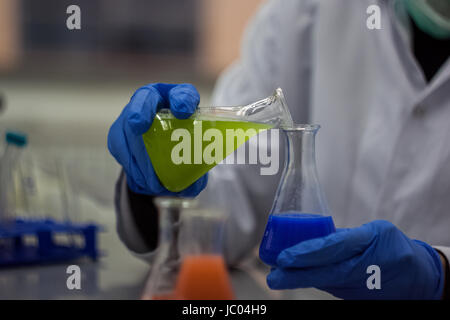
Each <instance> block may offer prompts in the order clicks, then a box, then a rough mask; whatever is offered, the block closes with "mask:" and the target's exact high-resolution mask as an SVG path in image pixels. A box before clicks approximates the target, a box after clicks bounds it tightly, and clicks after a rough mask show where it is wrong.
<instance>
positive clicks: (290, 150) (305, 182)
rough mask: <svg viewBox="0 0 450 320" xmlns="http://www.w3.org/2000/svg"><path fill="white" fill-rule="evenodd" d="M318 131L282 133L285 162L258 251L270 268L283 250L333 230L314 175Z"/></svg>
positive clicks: (294, 129) (296, 129) (312, 128)
mask: <svg viewBox="0 0 450 320" xmlns="http://www.w3.org/2000/svg"><path fill="white" fill-rule="evenodd" d="M318 130H319V126H318V125H294V126H292V127H291V128H284V129H283V130H282V131H283V133H284V134H285V137H286V142H287V146H286V158H285V159H286V160H285V161H286V163H285V167H284V171H283V175H282V177H281V180H280V184H279V186H278V190H277V193H276V196H275V200H274V203H273V206H272V210H271V212H270V215H269V219H268V222H267V225H266V230H265V232H264V236H263V239H262V242H261V245H260V248H259V256H260V258H261V260H262V261H264V262H265V263H267V264H269V265H276V259H277V257H278V254H279V253H280V252H281V251H283V250H284V249H286V248H289V247H291V246H293V245H296V244H297V243H300V242H301V241H304V240H308V239H313V238H318V237H322V236H326V235H328V234H330V233H332V232H334V231H335V227H334V223H333V219H332V218H331V216H330V212H329V209H328V205H327V202H326V199H325V196H324V193H323V191H322V188H321V186H320V183H319V179H318V175H317V169H316V160H315V136H316V133H317V131H318Z"/></svg>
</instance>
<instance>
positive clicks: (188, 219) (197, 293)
mask: <svg viewBox="0 0 450 320" xmlns="http://www.w3.org/2000/svg"><path fill="white" fill-rule="evenodd" d="M225 220H226V217H225V215H224V213H223V212H222V211H220V210H217V209H211V208H206V209H199V208H195V209H193V208H187V209H185V210H184V211H183V217H182V221H183V222H182V229H181V233H180V248H181V253H182V262H181V268H180V273H179V275H178V279H177V286H176V296H177V298H178V299H183V300H205V299H207V300H231V299H234V294H233V289H232V286H231V281H230V277H229V274H228V270H227V267H226V264H225V260H224V258H223V255H222V253H223V232H224V230H223V229H224V224H225Z"/></svg>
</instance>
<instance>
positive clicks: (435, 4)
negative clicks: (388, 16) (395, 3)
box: [404, 0, 450, 39]
mask: <svg viewBox="0 0 450 320" xmlns="http://www.w3.org/2000/svg"><path fill="white" fill-rule="evenodd" d="M404 2H405V5H406V9H407V10H408V13H409V15H410V16H411V18H412V19H413V20H414V22H415V23H416V25H417V26H418V27H419V28H420V29H421V30H422V31H423V32H425V33H427V34H429V35H430V36H432V37H434V38H436V39H449V38H450V0H404Z"/></svg>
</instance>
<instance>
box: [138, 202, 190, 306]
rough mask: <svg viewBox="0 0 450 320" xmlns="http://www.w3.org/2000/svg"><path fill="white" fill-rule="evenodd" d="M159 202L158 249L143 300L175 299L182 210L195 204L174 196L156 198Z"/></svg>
mask: <svg viewBox="0 0 450 320" xmlns="http://www.w3.org/2000/svg"><path fill="white" fill-rule="evenodd" d="M155 204H156V206H157V208H158V214H159V238H158V248H157V251H156V253H155V254H156V256H155V258H154V263H153V265H152V269H151V271H150V276H149V279H148V281H147V285H146V288H145V292H144V296H143V299H152V300H174V299H176V296H175V287H176V282H177V277H178V273H179V271H180V264H181V255H180V251H179V241H178V239H179V234H180V227H181V212H182V210H183V208H184V207H188V206H192V205H193V204H192V201H190V200H186V199H183V198H170V197H161V198H156V199H155Z"/></svg>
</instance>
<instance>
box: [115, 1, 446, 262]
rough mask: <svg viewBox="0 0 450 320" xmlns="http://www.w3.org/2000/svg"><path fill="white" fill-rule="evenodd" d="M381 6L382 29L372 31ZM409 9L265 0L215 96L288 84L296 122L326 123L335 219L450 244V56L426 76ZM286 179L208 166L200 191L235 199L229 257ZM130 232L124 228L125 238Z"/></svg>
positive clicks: (225, 100)
mask: <svg viewBox="0 0 450 320" xmlns="http://www.w3.org/2000/svg"><path fill="white" fill-rule="evenodd" d="M374 3H375V4H377V5H378V6H379V7H380V9H381V30H369V29H368V28H367V27H366V19H367V17H368V14H367V13H366V9H367V7H368V6H369V5H372V4H374ZM405 15H406V12H405V11H404V8H403V6H402V3H401V1H395V0H379V1H375V0H280V1H276V0H272V1H268V2H267V3H266V4H264V5H263V6H262V8H261V9H260V10H259V12H258V13H257V15H256V16H255V17H254V18H253V19H252V21H251V23H250V25H249V27H248V28H247V31H246V33H245V37H244V40H243V43H242V51H241V57H240V59H239V61H237V62H236V63H235V64H233V65H232V66H231V67H230V68H229V69H228V70H226V71H225V72H224V74H223V75H222V76H221V77H220V79H219V80H218V82H217V86H216V89H215V91H214V96H213V104H214V105H242V104H244V103H249V102H252V101H255V100H257V99H260V98H263V97H266V96H268V95H270V94H271V93H272V91H273V90H274V88H276V87H281V88H283V91H284V93H285V95H286V98H287V102H288V105H289V107H290V111H291V113H292V116H293V119H294V121H295V122H297V123H304V122H310V123H318V124H320V125H321V126H322V128H321V130H320V131H319V133H318V136H317V140H316V158H317V165H318V172H319V177H320V180H321V184H322V187H323V189H324V191H325V194H326V197H327V199H328V202H329V206H330V209H331V212H332V214H333V218H334V220H335V223H336V225H337V226H338V227H355V226H358V225H360V224H362V223H366V222H369V221H372V220H375V219H385V220H389V221H391V222H392V223H394V224H395V225H396V226H397V227H398V228H400V229H401V230H402V231H403V232H405V233H406V234H407V235H408V236H409V237H411V238H415V239H420V240H423V241H426V242H428V243H430V244H431V245H441V246H447V247H450V60H447V62H446V63H445V65H444V66H442V68H441V69H440V71H439V72H438V74H437V75H436V76H435V77H434V78H433V80H432V81H431V83H429V84H427V83H426V80H425V77H424V75H423V73H422V71H421V69H420V66H419V65H418V63H417V62H416V60H415V58H414V56H413V53H412V50H411V48H410V47H411V43H410V33H409V25H408V23H409V22H408V20H407V19H405V17H406V16H405ZM272 147H273V146H272ZM278 180H279V175H276V176H260V175H259V169H258V168H257V167H255V166H240V165H224V166H218V167H216V168H215V169H213V170H212V172H211V179H210V183H209V185H208V187H207V188H206V190H205V191H204V193H203V194H202V195H201V197H206V198H211V197H214V196H212V195H214V194H218V193H217V192H218V191H219V192H220V190H222V193H221V194H222V199H228V201H225V207H227V209H228V211H229V213H230V215H231V216H230V221H231V223H230V227H229V228H228V230H227V235H228V237H227V257H228V260H229V261H231V262H234V261H237V260H238V259H240V258H241V257H242V256H243V255H244V254H247V253H248V252H249V251H250V250H251V248H252V247H254V246H255V245H256V244H257V243H258V242H259V241H260V239H261V237H262V233H263V229H264V225H265V223H266V217H267V214H268V212H269V210H270V205H271V203H272V201H273V197H274V194H275V189H276V186H277V184H278ZM242 195H244V196H242ZM222 203H224V201H222ZM119 214H120V213H119ZM121 215H122V216H124V215H126V213H125V212H122V213H121ZM122 220H123V218H122ZM133 237H134V238H135V237H136V235H134V234H133V233H127V234H126V235H125V234H123V232H122V238H123V239H124V241H125V242H126V243H127V241H128V240H127V239H129V240H131V238H133ZM134 240H136V239H134ZM128 242H129V241H128ZM440 249H441V250H442V251H444V253H445V254H446V255H447V257H450V250H449V248H445V247H444V248H440ZM146 256H147V257H148V255H146Z"/></svg>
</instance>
